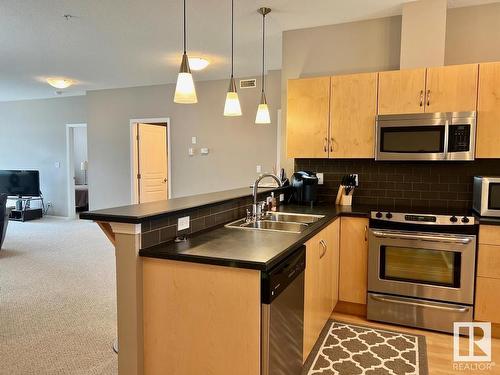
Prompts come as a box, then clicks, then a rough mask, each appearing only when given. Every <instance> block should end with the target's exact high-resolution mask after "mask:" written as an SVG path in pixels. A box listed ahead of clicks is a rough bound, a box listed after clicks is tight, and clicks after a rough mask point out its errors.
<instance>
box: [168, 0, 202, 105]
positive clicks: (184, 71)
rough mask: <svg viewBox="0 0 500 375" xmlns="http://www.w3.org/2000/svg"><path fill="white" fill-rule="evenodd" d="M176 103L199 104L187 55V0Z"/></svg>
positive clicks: (175, 95)
mask: <svg viewBox="0 0 500 375" xmlns="http://www.w3.org/2000/svg"><path fill="white" fill-rule="evenodd" d="M174 102H175V103H181V104H194V103H198V98H197V96H196V88H195V87H194V81H193V75H192V74H191V69H190V68H189V60H188V56H187V53H186V0H184V53H183V55H182V61H181V67H180V69H179V75H178V76H177V84H176V86H175V94H174Z"/></svg>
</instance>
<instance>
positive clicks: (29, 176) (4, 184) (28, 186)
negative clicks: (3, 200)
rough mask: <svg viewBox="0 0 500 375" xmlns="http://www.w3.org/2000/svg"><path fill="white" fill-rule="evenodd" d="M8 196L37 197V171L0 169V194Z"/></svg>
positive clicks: (38, 182)
mask: <svg viewBox="0 0 500 375" xmlns="http://www.w3.org/2000/svg"><path fill="white" fill-rule="evenodd" d="M2 193H3V194H7V195H8V196H10V197H37V196H39V195H40V175H39V173H38V171H15V170H0V194H2Z"/></svg>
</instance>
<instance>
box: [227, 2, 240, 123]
mask: <svg viewBox="0 0 500 375" xmlns="http://www.w3.org/2000/svg"><path fill="white" fill-rule="evenodd" d="M233 74H234V0H231V78H230V79H229V89H228V90H227V94H226V103H225V104H224V116H227V117H234V116H241V105H240V99H239V98H238V92H237V91H236V82H235V81H234V75H233Z"/></svg>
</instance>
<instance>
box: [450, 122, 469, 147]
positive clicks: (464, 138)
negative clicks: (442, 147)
mask: <svg viewBox="0 0 500 375" xmlns="http://www.w3.org/2000/svg"><path fill="white" fill-rule="evenodd" d="M470 128H471V127H470V125H450V127H449V133H448V152H462V151H465V152H467V151H469V150H470Z"/></svg>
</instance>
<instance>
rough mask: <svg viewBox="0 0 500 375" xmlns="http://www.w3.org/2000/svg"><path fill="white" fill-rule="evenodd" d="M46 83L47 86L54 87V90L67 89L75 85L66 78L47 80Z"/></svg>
mask: <svg viewBox="0 0 500 375" xmlns="http://www.w3.org/2000/svg"><path fill="white" fill-rule="evenodd" d="M46 81H47V83H48V84H49V85H51V86H52V87H55V88H56V89H67V88H68V87H70V86H71V85H72V84H73V83H75V82H74V81H73V80H71V79H66V78H47V79H46Z"/></svg>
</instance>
